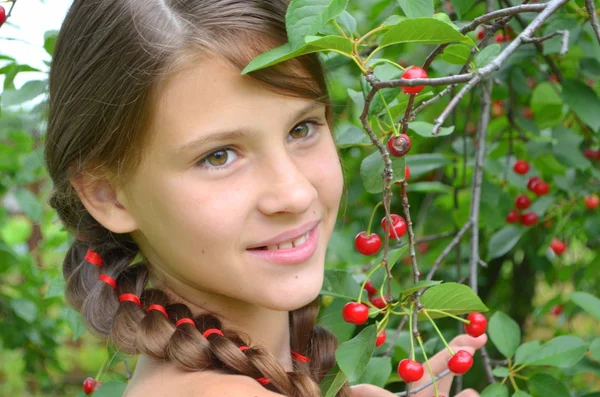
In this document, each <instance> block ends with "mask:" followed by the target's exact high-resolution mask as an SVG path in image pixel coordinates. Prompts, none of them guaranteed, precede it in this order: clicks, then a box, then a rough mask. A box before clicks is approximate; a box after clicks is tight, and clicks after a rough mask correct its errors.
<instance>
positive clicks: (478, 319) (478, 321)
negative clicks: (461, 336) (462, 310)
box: [465, 312, 488, 338]
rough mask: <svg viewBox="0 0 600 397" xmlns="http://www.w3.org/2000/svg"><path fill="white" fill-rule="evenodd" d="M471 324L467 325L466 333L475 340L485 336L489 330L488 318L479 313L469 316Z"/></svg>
mask: <svg viewBox="0 0 600 397" xmlns="http://www.w3.org/2000/svg"><path fill="white" fill-rule="evenodd" d="M467 320H469V321H470V322H471V324H465V332H466V333H467V334H469V335H471V336H472V337H474V338H477V337H478V336H481V335H483V334H485V330H486V328H487V323H488V322H487V318H486V317H485V316H484V315H483V314H481V313H478V312H473V313H471V314H469V315H468V316H467Z"/></svg>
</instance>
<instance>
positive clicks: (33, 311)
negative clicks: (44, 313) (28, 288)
mask: <svg viewBox="0 0 600 397" xmlns="http://www.w3.org/2000/svg"><path fill="white" fill-rule="evenodd" d="M9 302H10V306H11V307H12V309H13V310H14V312H15V314H16V315H17V316H18V317H21V318H22V319H23V320H25V321H26V322H28V323H29V324H31V323H33V322H34V321H35V319H36V318H37V315H38V308H37V306H36V305H35V303H34V302H32V301H30V300H29V299H11V300H10V301H9Z"/></svg>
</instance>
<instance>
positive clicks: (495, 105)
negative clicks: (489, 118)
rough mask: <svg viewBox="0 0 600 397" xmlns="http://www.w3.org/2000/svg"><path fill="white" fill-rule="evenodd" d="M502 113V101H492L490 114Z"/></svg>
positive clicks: (497, 114)
mask: <svg viewBox="0 0 600 397" xmlns="http://www.w3.org/2000/svg"><path fill="white" fill-rule="evenodd" d="M503 113H504V103H503V102H502V101H501V100H497V101H493V102H492V115H493V116H494V117H500V116H502V114H503Z"/></svg>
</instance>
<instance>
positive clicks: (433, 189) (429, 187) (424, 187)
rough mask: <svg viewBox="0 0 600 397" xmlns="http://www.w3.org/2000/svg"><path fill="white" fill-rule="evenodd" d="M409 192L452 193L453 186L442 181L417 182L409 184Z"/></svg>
mask: <svg viewBox="0 0 600 397" xmlns="http://www.w3.org/2000/svg"><path fill="white" fill-rule="evenodd" d="M408 191H409V192H421V193H450V192H451V191H452V187H451V186H448V185H444V184H443V183H441V182H417V183H409V184H408Z"/></svg>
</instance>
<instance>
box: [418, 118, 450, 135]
mask: <svg viewBox="0 0 600 397" xmlns="http://www.w3.org/2000/svg"><path fill="white" fill-rule="evenodd" d="M408 129H410V130H412V131H414V132H416V133H417V134H419V135H421V136H423V137H425V138H437V137H438V136H446V135H450V134H452V133H453V132H454V126H451V127H443V128H442V129H440V133H439V134H437V135H433V124H430V123H426V122H424V121H413V122H412V123H410V124H409V125H408Z"/></svg>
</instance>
